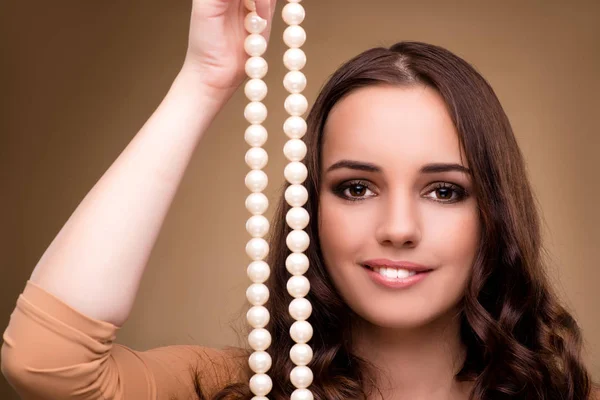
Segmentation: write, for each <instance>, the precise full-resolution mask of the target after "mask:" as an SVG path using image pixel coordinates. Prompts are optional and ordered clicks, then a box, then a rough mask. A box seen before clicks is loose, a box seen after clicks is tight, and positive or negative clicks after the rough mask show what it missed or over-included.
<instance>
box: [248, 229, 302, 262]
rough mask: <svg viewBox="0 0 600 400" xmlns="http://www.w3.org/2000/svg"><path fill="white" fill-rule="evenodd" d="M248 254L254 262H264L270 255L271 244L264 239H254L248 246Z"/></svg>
mask: <svg viewBox="0 0 600 400" xmlns="http://www.w3.org/2000/svg"><path fill="white" fill-rule="evenodd" d="M292 232H293V231H292ZM302 232H304V231H302ZM307 236H308V235H307ZM294 244H295V243H294ZM246 254H248V257H250V258H251V259H252V260H253V261H260V260H263V259H264V258H265V257H266V256H267V254H269V244H268V243H267V241H266V240H265V239H263V238H252V239H250V240H249V241H248V243H247V244H246Z"/></svg>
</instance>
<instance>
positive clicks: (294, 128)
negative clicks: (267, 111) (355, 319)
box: [283, 115, 308, 139]
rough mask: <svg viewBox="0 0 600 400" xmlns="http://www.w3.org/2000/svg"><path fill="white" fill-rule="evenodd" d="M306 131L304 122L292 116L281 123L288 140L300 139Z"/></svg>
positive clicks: (306, 127)
mask: <svg viewBox="0 0 600 400" xmlns="http://www.w3.org/2000/svg"><path fill="white" fill-rule="evenodd" d="M307 130H308V126H307V125H306V121H305V120H304V118H302V117H300V116H295V115H292V116H291V117H289V118H288V119H286V120H285V122H284V123H283V131H284V132H285V134H286V135H287V137H289V138H290V139H301V138H302V137H303V136H304V135H305V134H306V131H307Z"/></svg>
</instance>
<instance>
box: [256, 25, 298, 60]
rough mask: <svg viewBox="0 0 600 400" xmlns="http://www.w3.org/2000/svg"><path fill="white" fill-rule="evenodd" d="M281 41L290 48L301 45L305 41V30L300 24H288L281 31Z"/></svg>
mask: <svg viewBox="0 0 600 400" xmlns="http://www.w3.org/2000/svg"><path fill="white" fill-rule="evenodd" d="M283 41H284V42H285V44H287V45H288V47H291V48H298V47H302V45H303V44H304V43H305V42H306V31H305V30H304V28H302V27H301V26H300V25H292V26H288V27H287V28H285V31H283ZM253 55H254V54H253ZM259 55H260V54H259Z"/></svg>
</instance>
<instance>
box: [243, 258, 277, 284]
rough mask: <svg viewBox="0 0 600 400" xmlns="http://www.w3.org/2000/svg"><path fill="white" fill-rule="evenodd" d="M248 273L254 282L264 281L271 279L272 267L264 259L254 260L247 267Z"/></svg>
mask: <svg viewBox="0 0 600 400" xmlns="http://www.w3.org/2000/svg"><path fill="white" fill-rule="evenodd" d="M246 274H247V275H248V278H250V280H251V281H252V282H253V283H263V282H266V281H267V279H269V275H271V269H270V268H269V264H267V263H266V262H264V261H252V262H251V263H250V265H248V268H247V269H246Z"/></svg>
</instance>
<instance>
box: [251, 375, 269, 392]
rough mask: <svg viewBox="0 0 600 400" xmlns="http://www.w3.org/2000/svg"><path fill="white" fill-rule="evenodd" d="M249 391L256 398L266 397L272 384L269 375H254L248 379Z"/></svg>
mask: <svg viewBox="0 0 600 400" xmlns="http://www.w3.org/2000/svg"><path fill="white" fill-rule="evenodd" d="M249 386H250V390H251V391H252V393H254V394H255V395H257V396H266V395H267V394H269V392H270V391H271V389H273V382H272V381H271V378H270V377H269V375H266V374H256V375H253V376H252V378H250V384H249Z"/></svg>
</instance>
